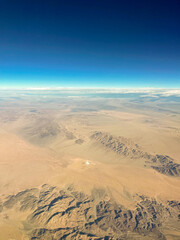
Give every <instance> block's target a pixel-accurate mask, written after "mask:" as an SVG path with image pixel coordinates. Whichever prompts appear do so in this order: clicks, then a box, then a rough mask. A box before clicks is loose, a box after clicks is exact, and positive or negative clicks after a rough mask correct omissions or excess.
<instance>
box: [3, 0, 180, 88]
mask: <svg viewBox="0 0 180 240" xmlns="http://www.w3.org/2000/svg"><path fill="white" fill-rule="evenodd" d="M0 86H11V87H14V86H16V87H18V86H34V87H36V86H38V87H44V86H52V87H55V86H75V87H86V86H87V87H96V86H97V87H180V1H179V0H171V1H170V0H168V1H167V0H160V1H158V0H156V1H154V0H151V1H150V0H117V1H115V0H109V1H107V0H91V1H89V0H83V1H78V0H72V1H70V0H51V1H49V0H46V1H44V0H41V1H40V0H0Z"/></svg>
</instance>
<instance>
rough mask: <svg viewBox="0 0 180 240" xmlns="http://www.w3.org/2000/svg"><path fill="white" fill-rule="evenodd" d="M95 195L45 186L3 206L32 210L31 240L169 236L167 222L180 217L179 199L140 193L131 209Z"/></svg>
mask: <svg viewBox="0 0 180 240" xmlns="http://www.w3.org/2000/svg"><path fill="white" fill-rule="evenodd" d="M96 191H98V189H97V190H96ZM101 191H102V190H100V192H101ZM93 195H95V194H93ZM93 195H92V196H87V195H85V194H83V193H81V192H77V191H75V190H74V189H73V188H72V187H71V188H67V189H59V188H57V187H53V186H49V185H43V186H42V187H41V188H40V189H36V188H34V189H28V190H25V191H23V192H20V193H18V194H16V195H11V196H9V197H8V198H7V199H6V201H5V202H4V203H2V206H3V209H11V208H16V209H18V211H22V212H26V211H28V216H27V219H26V224H25V225H26V226H32V227H31V230H27V229H24V231H25V232H26V234H27V235H28V236H29V237H30V239H31V240H33V239H39V240H41V239H42V240H49V239H54V240H56V239H166V238H165V236H164V235H163V233H162V231H161V229H163V227H164V224H165V223H166V221H167V220H169V221H171V219H173V220H174V221H176V222H178V219H179V216H180V207H179V206H180V203H179V202H177V201H169V202H167V204H162V203H160V202H157V201H156V200H155V199H149V198H147V197H145V196H138V195H137V196H135V197H134V200H135V201H136V202H137V204H136V208H135V209H133V210H131V209H126V208H125V207H123V206H121V205H120V204H117V203H115V202H114V201H113V200H105V199H106V198H105V197H101V198H98V199H95V198H94V197H93ZM99 196H101V194H99ZM102 196H103V195H102ZM3 209H2V212H3ZM29 211H30V212H31V213H29ZM0 214H1V213H0Z"/></svg>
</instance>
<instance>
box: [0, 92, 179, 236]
mask: <svg viewBox="0 0 180 240" xmlns="http://www.w3.org/2000/svg"><path fill="white" fill-rule="evenodd" d="M6 239H9V240H28V239H31V240H35V239H37V240H57V239H58V240H59V239H105V240H106V239H107V240H108V239H129V240H131V239H132V240H133V239H134V240H136V239H145V240H152V239H161V240H165V239H167V240H170V239H174V240H178V239H180V93H179V92H178V91H175V90H174V91H173V90H152V89H150V90H141V91H140V90H139V91H134V92H133V91H131V90H128V91H125V90H124V91H121V92H116V91H114V92H108V91H105V90H102V91H101V90H98V91H95V90H83V91H82V90H54V91H51V90H44V91H42V90H37V89H36V90H16V91H8V90H1V92H0V240H6Z"/></svg>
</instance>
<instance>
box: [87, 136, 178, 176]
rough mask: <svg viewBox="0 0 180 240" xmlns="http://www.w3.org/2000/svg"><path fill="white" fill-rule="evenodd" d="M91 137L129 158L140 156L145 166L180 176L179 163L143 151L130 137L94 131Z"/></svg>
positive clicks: (166, 157)
mask: <svg viewBox="0 0 180 240" xmlns="http://www.w3.org/2000/svg"><path fill="white" fill-rule="evenodd" d="M91 139H92V140H94V141H96V142H98V143H100V144H101V145H103V146H104V147H105V148H106V149H108V150H111V151H113V152H115V153H117V154H119V155H122V156H123V157H128V158H131V159H138V158H142V159H144V160H145V163H146V166H150V167H151V168H153V169H154V170H156V171H158V172H160V173H162V174H165V175H169V176H180V164H178V163H175V162H174V160H173V159H172V158H170V157H169V156H167V155H158V154H157V155H152V154H149V153H147V152H145V151H143V150H142V149H141V148H140V147H139V146H138V145H137V144H135V143H133V141H132V140H131V139H128V138H124V137H114V136H112V135H110V134H108V133H103V132H95V133H94V134H92V135H91Z"/></svg>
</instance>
